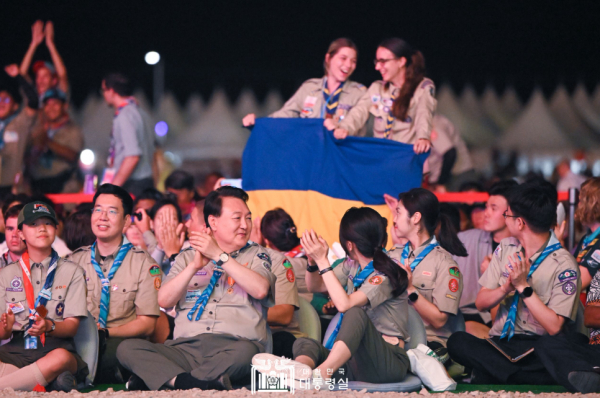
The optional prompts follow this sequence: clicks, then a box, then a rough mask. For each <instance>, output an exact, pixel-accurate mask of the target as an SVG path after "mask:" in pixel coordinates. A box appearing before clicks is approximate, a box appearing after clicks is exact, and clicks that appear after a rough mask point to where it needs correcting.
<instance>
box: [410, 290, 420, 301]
mask: <svg viewBox="0 0 600 398" xmlns="http://www.w3.org/2000/svg"><path fill="white" fill-rule="evenodd" d="M408 299H409V300H410V302H411V303H414V302H415V301H417V300H418V299H419V291H418V290H417V291H414V292H412V293H411V294H409V295H408Z"/></svg>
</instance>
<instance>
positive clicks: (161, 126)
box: [154, 120, 169, 137]
mask: <svg viewBox="0 0 600 398" xmlns="http://www.w3.org/2000/svg"><path fill="white" fill-rule="evenodd" d="M154 132H155V133H156V135H157V136H159V137H164V136H165V135H167V133H168V132H169V125H168V124H167V122H163V121H162V120H161V121H160V122H158V123H156V126H154Z"/></svg>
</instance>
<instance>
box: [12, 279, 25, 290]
mask: <svg viewBox="0 0 600 398" xmlns="http://www.w3.org/2000/svg"><path fill="white" fill-rule="evenodd" d="M10 287H13V288H15V289H17V288H19V287H23V279H21V278H20V277H18V276H15V277H14V278H13V279H12V281H10Z"/></svg>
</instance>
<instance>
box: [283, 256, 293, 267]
mask: <svg viewBox="0 0 600 398" xmlns="http://www.w3.org/2000/svg"><path fill="white" fill-rule="evenodd" d="M283 266H284V267H285V269H292V263H290V260H288V259H287V258H286V259H285V260H283Z"/></svg>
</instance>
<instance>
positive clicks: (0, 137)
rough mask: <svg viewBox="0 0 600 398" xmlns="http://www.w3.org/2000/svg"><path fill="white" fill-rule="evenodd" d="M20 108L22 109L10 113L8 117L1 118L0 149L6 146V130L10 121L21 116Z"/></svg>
mask: <svg viewBox="0 0 600 398" xmlns="http://www.w3.org/2000/svg"><path fill="white" fill-rule="evenodd" d="M20 110H21V109H18V110H17V111H16V112H15V113H13V114H12V115H10V116H9V117H7V118H6V119H1V120H0V149H2V148H4V130H6V128H7V127H8V125H9V124H10V122H12V121H13V120H14V119H15V118H16V117H17V116H19V111H20Z"/></svg>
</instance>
